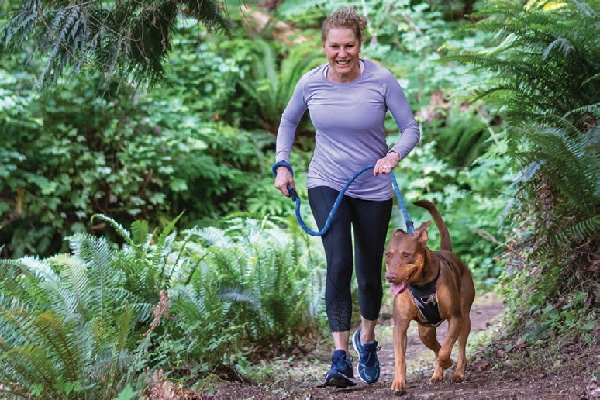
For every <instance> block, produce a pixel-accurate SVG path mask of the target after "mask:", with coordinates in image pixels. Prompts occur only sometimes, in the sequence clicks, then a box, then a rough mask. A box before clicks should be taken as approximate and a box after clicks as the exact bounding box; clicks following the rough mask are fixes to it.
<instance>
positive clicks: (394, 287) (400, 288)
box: [390, 271, 416, 296]
mask: <svg viewBox="0 0 600 400" xmlns="http://www.w3.org/2000/svg"><path fill="white" fill-rule="evenodd" d="M415 273H416V271H413V272H411V273H410V275H409V276H408V278H406V280H405V281H403V282H400V283H395V282H394V283H392V284H391V285H390V292H392V296H398V295H399V294H400V293H402V292H404V291H405V290H406V288H407V287H408V281H410V278H412V277H413V275H414V274H415Z"/></svg>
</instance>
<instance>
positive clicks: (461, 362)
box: [452, 314, 471, 382]
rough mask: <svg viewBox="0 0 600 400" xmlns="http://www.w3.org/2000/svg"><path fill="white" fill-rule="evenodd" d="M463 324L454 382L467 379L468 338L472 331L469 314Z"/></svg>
mask: <svg viewBox="0 0 600 400" xmlns="http://www.w3.org/2000/svg"><path fill="white" fill-rule="evenodd" d="M463 321H464V322H463V325H462V328H461V330H460V333H459V334H458V360H457V362H456V370H455V371H454V375H453V377H452V380H453V381H454V382H462V381H463V380H464V379H465V369H466V367H467V350H466V349H467V339H468V338H469V333H471V317H470V316H469V314H467V315H466V316H465V317H464V318H463Z"/></svg>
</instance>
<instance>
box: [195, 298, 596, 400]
mask: <svg viewBox="0 0 600 400" xmlns="http://www.w3.org/2000/svg"><path fill="white" fill-rule="evenodd" d="M382 311H383V312H382V315H385V310H382ZM502 311H503V305H502V302H501V301H500V300H499V299H498V298H497V297H495V296H493V295H489V294H488V295H484V296H480V297H477V298H476V300H475V303H474V305H473V308H472V310H471V320H472V330H471V335H470V337H469V343H470V345H469V347H468V349H467V350H468V351H467V357H468V359H469V363H468V365H467V371H466V379H465V381H464V382H462V383H453V382H451V381H450V380H449V379H446V380H445V381H444V382H442V383H437V384H429V383H428V380H429V378H430V377H431V374H432V373H433V366H434V358H433V353H432V352H431V351H430V350H429V349H427V348H426V347H425V346H424V345H423V344H422V343H421V342H420V340H419V338H418V332H417V327H416V324H411V328H410V329H409V332H408V334H409V340H408V346H407V356H406V359H407V385H408V387H407V393H406V394H405V395H404V396H395V395H394V394H393V392H392V390H391V389H390V386H391V384H392V381H393V379H394V352H393V344H392V340H393V338H392V327H391V321H390V320H389V319H385V318H383V319H382V322H381V326H379V327H378V328H377V338H378V340H379V344H380V346H381V350H380V351H379V353H378V354H379V360H380V362H381V365H382V370H381V377H380V380H379V381H378V382H377V383H375V384H372V385H366V384H364V383H362V382H361V383H359V384H358V385H357V386H354V387H351V388H346V389H336V388H332V387H323V386H322V382H323V373H324V372H325V369H326V368H327V367H328V365H329V363H330V359H331V350H330V347H331V346H330V345H329V343H323V344H322V345H321V346H318V347H319V348H318V349H317V350H316V351H315V352H314V353H311V354H309V355H308V356H307V357H305V358H304V357H303V358H302V359H295V360H290V361H289V364H287V362H286V361H284V360H283V361H282V360H279V361H277V363H278V364H277V366H276V367H275V365H274V367H273V368H274V371H278V372H277V373H276V375H275V376H276V378H275V382H269V383H261V382H257V383H255V384H248V383H245V384H242V383H239V382H225V381H221V382H215V383H214V385H211V386H210V388H209V390H201V391H200V392H193V394H192V393H188V394H190V396H186V397H184V398H185V399H201V400H205V399H210V400H212V399H219V400H234V399H235V400H238V399H255V400H259V399H260V400H334V399H335V400H338V399H344V400H346V399H348V400H371V399H375V400H379V399H381V400H387V399H390V400H391V399H401V400H417V399H418V400H421V399H436V400H450V399H452V400H525V399H527V400H559V399H560V400H600V387H599V385H598V384H597V383H596V382H597V381H594V374H596V375H597V374H598V371H600V363H599V360H600V358H598V354H600V347H598V346H596V348H595V349H594V350H595V351H592V352H590V351H589V347H585V346H581V345H578V344H577V343H575V344H573V345H571V346H569V347H566V348H564V349H563V350H561V351H560V353H558V354H550V355H548V357H549V359H548V363H547V365H545V366H544V367H548V368H546V370H545V371H544V370H542V369H540V367H539V365H537V366H536V365H528V364H527V362H525V363H520V364H519V363H513V362H512V360H511V359H510V358H505V359H502V358H498V357H495V358H494V359H493V360H492V361H489V360H487V359H479V360H473V354H471V353H472V351H473V350H472V349H473V348H475V347H476V344H477V343H479V342H482V341H483V339H484V337H485V336H487V335H488V334H491V333H492V332H494V331H495V330H497V329H499V325H498V324H499V322H500V321H501V318H500V317H499V316H500V314H501V313H502ZM446 330H447V324H446V323H444V324H442V325H441V326H440V327H438V332H437V333H438V340H440V341H442V340H443V338H444V337H445V333H446ZM598 332H599V333H600V328H599V330H598ZM499 345H500V346H501V347H502V346H504V345H503V344H499ZM455 347H456V346H455ZM531 351H532V353H535V352H536V351H538V350H536V349H531ZM455 353H456V349H454V352H453V359H454V360H456V354H455ZM354 357H355V363H356V355H354ZM519 357H527V355H525V356H523V355H519ZM279 371H282V372H281V373H280V372H279ZM452 373H453V368H450V369H449V370H448V371H446V374H447V375H446V376H447V377H448V376H451V374H452ZM595 379H598V377H596V378H595Z"/></svg>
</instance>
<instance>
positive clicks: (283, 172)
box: [275, 166, 296, 197]
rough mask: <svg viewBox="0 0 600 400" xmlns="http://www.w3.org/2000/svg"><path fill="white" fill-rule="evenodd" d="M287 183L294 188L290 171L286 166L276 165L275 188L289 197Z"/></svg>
mask: <svg viewBox="0 0 600 400" xmlns="http://www.w3.org/2000/svg"><path fill="white" fill-rule="evenodd" d="M288 185H289V186H291V187H292V188H294V189H296V183H295V182H294V177H293V176H292V173H291V172H290V171H289V170H288V169H287V168H286V167H283V166H281V167H278V168H277V176H276V177H275V188H277V189H279V190H280V191H281V193H283V195H284V196H285V197H290V192H289V190H288Z"/></svg>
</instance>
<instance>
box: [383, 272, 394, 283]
mask: <svg viewBox="0 0 600 400" xmlns="http://www.w3.org/2000/svg"><path fill="white" fill-rule="evenodd" d="M385 279H386V280H387V281H388V282H389V283H392V282H394V281H395V280H396V274H394V273H390V272H388V273H387V274H385Z"/></svg>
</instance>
